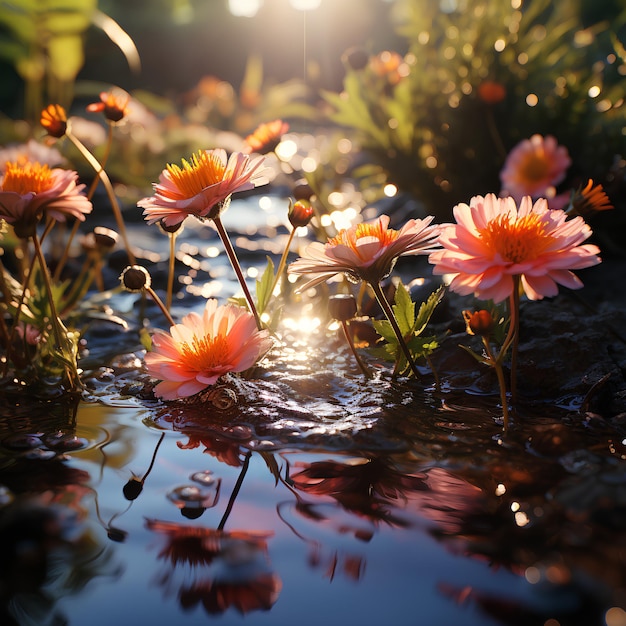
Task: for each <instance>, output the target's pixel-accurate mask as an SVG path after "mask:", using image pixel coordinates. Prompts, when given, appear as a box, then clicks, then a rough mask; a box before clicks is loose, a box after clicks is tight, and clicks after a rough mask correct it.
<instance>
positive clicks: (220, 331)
mask: <svg viewBox="0 0 626 626" xmlns="http://www.w3.org/2000/svg"><path fill="white" fill-rule="evenodd" d="M271 347H272V340H271V338H270V337H269V336H268V331H267V330H262V331H259V330H257V327H256V321H255V319H254V316H253V315H252V314H251V313H249V312H248V311H246V310H245V309H243V308H241V307H238V306H235V305H233V304H226V305H223V306H219V307H218V306H217V301H216V300H208V301H207V303H206V307H205V309H204V314H203V315H202V317H200V315H198V314H197V313H193V312H192V313H189V314H188V315H185V317H183V319H182V323H181V324H175V325H174V326H172V327H171V328H170V332H169V334H168V333H165V332H163V331H156V333H155V334H154V336H153V337H152V352H149V353H148V354H146V358H145V361H146V366H147V369H148V373H149V374H150V375H152V376H154V377H155V378H159V379H160V380H162V382H161V383H159V384H158V385H157V386H156V387H155V388H154V391H155V393H156V395H157V396H158V397H160V398H163V399H165V400H175V399H176V398H185V397H187V396H192V395H194V394H196V393H198V392H200V391H202V390H203V389H206V388H207V387H209V386H210V385H213V384H215V383H216V382H217V380H218V378H220V376H222V375H224V374H227V373H228V372H243V371H244V370H247V369H248V368H249V367H252V366H253V365H254V364H255V363H256V362H257V361H258V360H259V358H260V357H261V356H262V355H264V354H265V353H266V352H267V351H268V350H269V349H270V348H271Z"/></svg>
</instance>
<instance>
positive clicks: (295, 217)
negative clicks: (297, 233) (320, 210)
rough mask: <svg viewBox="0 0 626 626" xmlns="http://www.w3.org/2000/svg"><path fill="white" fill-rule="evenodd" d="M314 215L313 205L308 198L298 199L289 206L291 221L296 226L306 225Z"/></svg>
mask: <svg viewBox="0 0 626 626" xmlns="http://www.w3.org/2000/svg"><path fill="white" fill-rule="evenodd" d="M313 215H314V211H313V207H312V206H311V203H310V202H309V201H308V200H298V201H297V202H295V203H294V204H292V205H291V207H290V208H289V221H290V222H291V225H292V226H293V227H294V228H298V227H300V226H306V225H307V224H308V223H309V222H310V221H311V219H312V218H313Z"/></svg>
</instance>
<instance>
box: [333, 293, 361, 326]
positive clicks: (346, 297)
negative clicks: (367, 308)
mask: <svg viewBox="0 0 626 626" xmlns="http://www.w3.org/2000/svg"><path fill="white" fill-rule="evenodd" d="M328 312H329V313H330V315H331V317H332V318H333V319H335V320H339V321H340V322H347V321H348V320H351V319H352V318H353V317H354V316H355V315H356V300H355V298H354V296H353V295H352V294H348V293H340V294H337V295H334V296H330V298H329V299H328Z"/></svg>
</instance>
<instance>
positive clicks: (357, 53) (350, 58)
mask: <svg viewBox="0 0 626 626" xmlns="http://www.w3.org/2000/svg"><path fill="white" fill-rule="evenodd" d="M341 60H342V62H343V64H344V65H345V66H346V67H348V68H350V69H351V70H355V71H358V70H362V69H365V67H367V64H368V62H369V55H368V54H367V52H366V51H365V50H364V49H363V48H358V47H354V48H348V49H347V50H346V51H345V52H344V53H343V54H342V55H341Z"/></svg>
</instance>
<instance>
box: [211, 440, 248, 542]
mask: <svg viewBox="0 0 626 626" xmlns="http://www.w3.org/2000/svg"><path fill="white" fill-rule="evenodd" d="M251 456H252V452H251V451H250V450H248V452H246V458H245V459H244V460H243V465H242V466H241V472H239V476H238V477H237V482H236V483H235V486H234V488H233V492H232V493H231V494H230V498H229V499H228V504H227V505H226V510H225V511H224V515H222V519H221V520H220V523H219V524H218V525H217V530H224V526H225V525H226V521H227V520H228V516H229V515H230V512H231V511H232V510H233V506H234V504H235V500H236V499H237V496H238V495H239V491H240V489H241V485H242V484H243V479H244V478H245V477H246V473H247V472H248V466H249V465H250V457H251Z"/></svg>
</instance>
